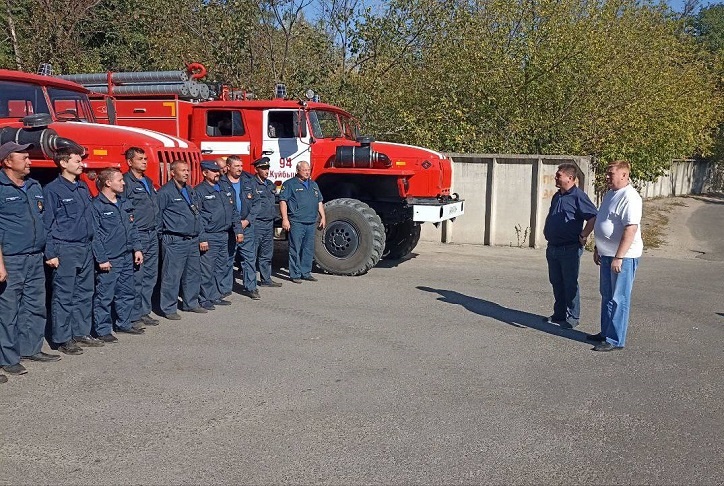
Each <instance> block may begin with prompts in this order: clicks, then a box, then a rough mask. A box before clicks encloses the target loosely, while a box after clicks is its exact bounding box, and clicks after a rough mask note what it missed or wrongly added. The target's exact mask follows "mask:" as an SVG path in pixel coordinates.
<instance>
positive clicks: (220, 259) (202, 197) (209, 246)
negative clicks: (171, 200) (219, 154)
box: [194, 160, 243, 310]
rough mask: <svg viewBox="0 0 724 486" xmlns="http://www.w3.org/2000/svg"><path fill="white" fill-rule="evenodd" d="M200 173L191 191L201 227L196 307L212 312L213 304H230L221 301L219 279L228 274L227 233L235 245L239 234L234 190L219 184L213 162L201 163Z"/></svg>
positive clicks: (221, 281) (239, 236)
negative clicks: (197, 301)
mask: <svg viewBox="0 0 724 486" xmlns="http://www.w3.org/2000/svg"><path fill="white" fill-rule="evenodd" d="M201 170H202V172H203V174H204V180H203V181H201V182H200V183H199V184H198V185H197V186H196V187H195V188H194V189H195V190H196V194H197V195H198V199H199V211H200V212H201V224H202V231H201V237H200V238H199V241H200V245H199V246H200V249H201V290H200V293H199V304H200V305H201V307H203V308H204V309H207V310H213V309H214V308H215V307H214V306H216V305H231V302H229V301H228V300H225V299H223V298H222V294H223V287H222V285H223V280H224V278H225V277H226V276H227V275H228V273H229V272H228V266H229V253H228V252H229V232H231V231H233V233H234V235H235V236H234V240H235V241H236V242H239V243H240V242H241V241H242V239H243V235H242V232H241V218H240V217H239V213H238V212H237V211H236V195H235V194H234V189H233V188H232V187H231V186H227V185H225V184H224V185H222V184H220V182H219V179H220V177H221V169H220V168H219V166H218V165H217V164H216V162H215V161H206V160H205V161H203V162H201Z"/></svg>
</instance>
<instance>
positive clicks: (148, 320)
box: [141, 314, 161, 326]
mask: <svg viewBox="0 0 724 486" xmlns="http://www.w3.org/2000/svg"><path fill="white" fill-rule="evenodd" d="M141 320H142V321H143V323H144V324H145V325H147V326H158V325H159V324H160V323H161V321H159V320H158V319H154V318H153V317H151V316H149V315H148V314H146V315H145V316H141Z"/></svg>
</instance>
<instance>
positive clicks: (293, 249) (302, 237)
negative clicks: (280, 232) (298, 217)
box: [289, 222, 317, 278]
mask: <svg viewBox="0 0 724 486" xmlns="http://www.w3.org/2000/svg"><path fill="white" fill-rule="evenodd" d="M316 230H317V223H297V222H292V227H291V230H290V231H289V277H290V278H301V277H308V276H309V275H311V273H312V262H313V261H314V235H315V231H316Z"/></svg>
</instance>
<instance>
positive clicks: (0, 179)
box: [0, 142, 60, 381]
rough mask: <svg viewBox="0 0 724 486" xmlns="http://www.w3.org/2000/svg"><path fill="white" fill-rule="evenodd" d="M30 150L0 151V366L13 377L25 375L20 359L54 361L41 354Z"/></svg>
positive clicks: (38, 213)
mask: <svg viewBox="0 0 724 486" xmlns="http://www.w3.org/2000/svg"><path fill="white" fill-rule="evenodd" d="M30 147H32V146H31V145H30V144H26V145H19V144H17V143H15V142H7V143H4V144H3V145H2V146H0V164H2V171H0V366H1V367H2V368H3V369H4V370H5V371H6V372H7V373H10V374H14V375H20V374H24V373H25V372H26V370H25V367H24V366H23V365H22V364H20V359H21V357H22V358H25V359H30V360H33V361H57V360H59V359H60V356H58V355H53V354H47V353H44V352H42V351H41V349H42V347H43V336H44V334H45V321H46V310H45V271H44V269H43V249H44V248H45V228H44V226H43V211H44V209H45V200H44V198H43V191H42V189H41V187H40V184H38V182H37V181H36V180H34V179H31V178H29V177H28V174H29V173H30V157H29V155H28V152H27V151H28V149H29V148H30ZM3 378H5V377H4V376H3ZM2 381H7V378H5V380H2Z"/></svg>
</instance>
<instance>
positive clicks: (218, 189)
mask: <svg viewBox="0 0 724 486" xmlns="http://www.w3.org/2000/svg"><path fill="white" fill-rule="evenodd" d="M194 190H195V191H196V194H197V195H198V198H199V211H200V212H201V222H202V230H201V241H206V233H222V232H228V231H229V230H231V229H233V230H234V233H235V234H241V218H240V217H239V213H237V212H236V201H235V199H236V195H235V194H234V189H233V188H230V187H225V185H222V184H209V183H208V182H207V181H201V183H200V184H199V185H197V186H196V187H195V188H194Z"/></svg>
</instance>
